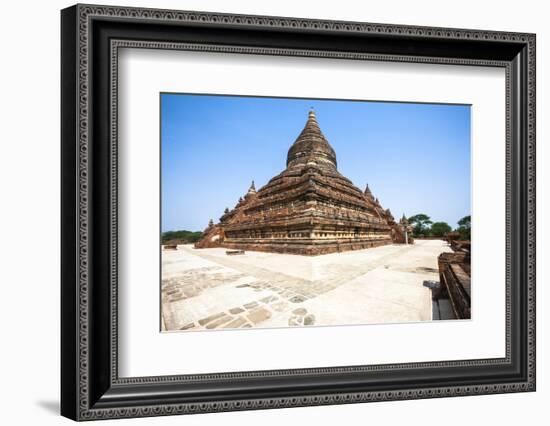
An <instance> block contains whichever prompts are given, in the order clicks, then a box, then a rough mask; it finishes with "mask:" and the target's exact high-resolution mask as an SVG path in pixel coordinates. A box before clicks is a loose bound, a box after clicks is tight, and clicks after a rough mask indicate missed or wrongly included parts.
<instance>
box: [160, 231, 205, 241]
mask: <svg viewBox="0 0 550 426" xmlns="http://www.w3.org/2000/svg"><path fill="white" fill-rule="evenodd" d="M201 237H202V232H200V231H197V232H192V231H186V230H181V231H166V232H163V233H162V238H161V240H162V244H165V243H166V242H168V241H172V242H179V243H184V244H185V243H186V244H189V243H196V242H197V241H199V240H200V239H201Z"/></svg>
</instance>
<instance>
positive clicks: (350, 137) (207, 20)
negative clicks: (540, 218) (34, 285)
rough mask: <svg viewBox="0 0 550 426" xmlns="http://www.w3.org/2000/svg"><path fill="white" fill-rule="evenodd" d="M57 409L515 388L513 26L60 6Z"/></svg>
mask: <svg viewBox="0 0 550 426" xmlns="http://www.w3.org/2000/svg"><path fill="white" fill-rule="evenodd" d="M61 30H62V31H61V35H62V37H61V50H62V76H61V79H62V93H61V98H62V123H61V127H62V185H61V189H62V282H61V287H62V288H61V307H62V312H61V316H62V329H61V334H62V359H61V365H62V377H61V383H62V389H61V412H62V414H63V415H64V416H66V417H69V418H71V419H74V420H93V419H106V418H122V417H141V416H159V415H170V414H188V413H205V412H214V411H229V410H246V409H263V408H276V407H292V406H308V405H321V404H343V403H355V402H368V401H382V400H399V399H417V398H435V397H445V396H459V395H477V394H489V393H504V392H522V391H534V390H535V35H534V34H523V33H521V34H520V33H505V32H495V31H479V30H463V29H449V28H426V27H412V26H402V25H387V24H369V23H360V22H336V21H321V20H307V19H294V18H281V17H268V16H243V15H228V14H217V13H203V12H187V11H170V10H155V9H138V8H128V7H106V6H105V7H104V6H93V5H76V6H73V7H70V8H67V9H64V10H63V11H62V12H61Z"/></svg>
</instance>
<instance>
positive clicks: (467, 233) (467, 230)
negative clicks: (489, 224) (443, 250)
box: [457, 215, 472, 241]
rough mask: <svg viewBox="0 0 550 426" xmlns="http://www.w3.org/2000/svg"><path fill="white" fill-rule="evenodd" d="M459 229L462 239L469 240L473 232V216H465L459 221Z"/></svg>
mask: <svg viewBox="0 0 550 426" xmlns="http://www.w3.org/2000/svg"><path fill="white" fill-rule="evenodd" d="M457 223H458V228H457V231H458V233H459V234H460V239H461V240H465V241H469V240H470V239H471V234H472V216H470V215H468V216H464V217H463V218H462V219H460V220H459V221H458V222H457Z"/></svg>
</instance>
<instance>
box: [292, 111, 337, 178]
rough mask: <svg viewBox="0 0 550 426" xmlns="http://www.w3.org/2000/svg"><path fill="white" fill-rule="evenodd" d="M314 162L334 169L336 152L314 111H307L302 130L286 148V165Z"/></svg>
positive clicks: (301, 164) (303, 164) (302, 164)
mask: <svg viewBox="0 0 550 426" xmlns="http://www.w3.org/2000/svg"><path fill="white" fill-rule="evenodd" d="M309 162H314V163H316V164H317V165H318V166H321V167H323V168H330V169H336V166H337V163H336V153H335V152H334V149H333V148H332V147H331V146H330V144H329V143H328V141H327V139H326V138H325V136H324V135H323V132H321V129H320V128H319V123H317V117H316V116H315V111H314V110H313V108H312V109H310V110H309V112H308V117H307V121H306V124H305V126H304V128H303V130H302V131H301V132H300V134H299V135H298V137H297V138H296V140H295V141H294V143H293V144H292V146H291V147H290V149H289V150H288V154H287V159H286V165H287V167H295V166H296V167H300V166H305V165H306V164H307V163H309Z"/></svg>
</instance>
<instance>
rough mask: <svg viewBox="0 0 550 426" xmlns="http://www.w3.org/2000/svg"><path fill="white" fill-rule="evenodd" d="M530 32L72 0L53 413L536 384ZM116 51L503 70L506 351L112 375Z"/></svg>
mask: <svg viewBox="0 0 550 426" xmlns="http://www.w3.org/2000/svg"><path fill="white" fill-rule="evenodd" d="M535 42H536V37H535V35H534V34H524V33H510V32H495V31H479V30H464V29H449V28H428V27H414V26H403V25H386V24H369V23H358V22H335V21H325V20H309V19H293V18H281V17H268V16H243V15H230V14H218V13H202V12H185V11H170V10H155V9H141V8H129V7H106V6H97V5H75V6H72V7H70V8H67V9H64V10H63V11H62V12H61V52H62V57H61V68H62V73H61V87H62V91H61V100H62V111H61V112H62V117H61V134H62V138H61V139H62V140H61V162H62V173H61V191H62V209H61V210H62V215H61V222H62V232H61V241H62V248H61V254H62V265H61V272H62V274H61V275H62V276H61V324H62V326H61V414H62V415H64V416H66V417H69V418H71V419H74V420H92V419H105V418H122V417H140V416H159V415H170V414H184V413H204V412H215V411H229V410H247V409H263V408H276V407H293V406H308V405H321V404H343V403H354V402H366V401H381V400H400V399H415V398H434V397H444V396H463V395H478V394H490V393H504V392H522V391H534V390H535ZM120 46H133V47H140V46H141V47H147V48H158V49H177V48H181V47H182V46H188V47H189V46H195V48H196V49H198V50H209V49H218V50H219V51H231V52H234V53H242V54H246V53H251V52H254V53H260V54H266V55H287V54H295V55H299V56H316V57H332V58H334V57H339V58H348V59H356V60H361V59H368V60H392V61H400V62H423V63H443V64H445V63H448V64H455V65H456V64H458V65H464V66H469V65H486V66H496V67H503V68H505V69H506V91H507V94H506V95H507V96H506V103H507V105H506V108H507V117H506V122H507V129H506V134H507V141H506V144H507V160H506V161H507V165H506V198H507V201H506V203H507V211H506V303H507V310H506V312H507V315H506V318H507V325H506V336H507V341H506V357H504V358H498V359H481V360H460V361H445V362H443V361H442V362H426V363H411V364H386V365H377V366H368V365H365V366H348V367H342V366H326V368H316V369H302V370H272V371H252V372H242V373H219V374H206V375H193V376H161V377H136V378H119V377H118V369H117V363H118V360H117V335H118V334H117V333H118V329H117V309H116V307H117V270H116V259H117V216H116V200H117V198H116V196H117V169H116V160H117V157H116V156H117V151H116V117H117V116H116V114H117V110H116V102H114V101H113V100H114V99H115V98H116V87H117V86H116V85H117V73H116V71H117V69H116V58H117V57H116V52H117V48H118V47H120Z"/></svg>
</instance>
